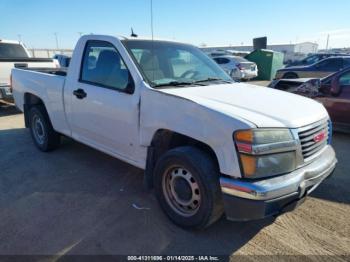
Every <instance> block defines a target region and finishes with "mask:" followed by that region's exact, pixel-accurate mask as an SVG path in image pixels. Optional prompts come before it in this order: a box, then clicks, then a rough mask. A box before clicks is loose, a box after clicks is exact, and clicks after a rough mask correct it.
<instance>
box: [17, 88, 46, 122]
mask: <svg viewBox="0 0 350 262" xmlns="http://www.w3.org/2000/svg"><path fill="white" fill-rule="evenodd" d="M34 105H43V106H44V107H45V104H44V102H43V100H41V98H40V97H38V96H36V95H33V94H31V93H25V94H24V105H23V109H24V110H23V111H24V123H25V127H29V109H30V108H31V107H32V106H34ZM45 109H46V108H45Z"/></svg>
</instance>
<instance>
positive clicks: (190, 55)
mask: <svg viewBox="0 0 350 262" xmlns="http://www.w3.org/2000/svg"><path fill="white" fill-rule="evenodd" d="M122 42H123V44H124V46H125V47H126V48H127V49H128V51H129V53H130V54H131V56H132V57H133V59H134V61H135V62H136V63H137V64H138V67H139V69H140V70H141V73H142V74H143V76H144V78H146V80H147V81H148V83H149V84H150V85H151V86H152V87H161V86H185V85H192V84H195V83H201V84H203V83H205V84H210V82H216V83H217V82H218V81H222V82H232V79H231V78H230V76H229V75H227V74H226V73H225V72H224V71H223V70H222V69H221V68H220V67H219V66H218V65H217V64H216V63H215V62H214V61H213V60H212V59H211V58H209V57H208V56H207V55H205V54H204V53H203V52H202V51H201V50H199V49H198V48H196V47H194V46H191V45H187V44H181V43H174V42H168V41H151V40H124V41H122Z"/></svg>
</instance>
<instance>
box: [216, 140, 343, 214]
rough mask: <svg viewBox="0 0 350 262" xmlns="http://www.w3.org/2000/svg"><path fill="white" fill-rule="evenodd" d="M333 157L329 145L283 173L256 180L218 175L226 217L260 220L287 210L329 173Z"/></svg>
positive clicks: (335, 161)
mask: <svg viewBox="0 0 350 262" xmlns="http://www.w3.org/2000/svg"><path fill="white" fill-rule="evenodd" d="M336 163H337V159H336V156H335V152H334V150H333V148H332V147H331V146H327V147H326V148H325V150H324V151H323V152H322V154H321V155H320V156H319V157H318V158H317V159H315V160H314V161H313V162H311V163H310V164H308V165H306V166H304V167H302V168H300V169H298V170H296V171H294V172H292V173H289V174H286V175H283V176H278V177H273V178H270V179H264V180H259V181H252V182H249V181H246V180H245V181H243V180H241V179H232V178H227V177H221V178H220V185H221V190H222V192H223V200H224V206H225V213H226V217H227V218H228V219H229V220H235V221H247V220H255V219H261V218H265V217H268V216H273V215H277V214H280V213H283V212H286V211H291V210H293V209H295V208H296V207H297V206H298V205H300V204H301V203H302V202H303V201H304V200H305V197H306V196H307V195H308V194H310V193H311V192H312V191H313V190H314V189H316V188H317V187H318V186H319V185H320V184H321V182H322V181H323V180H324V179H325V178H326V177H328V176H329V175H330V174H332V172H333V170H334V168H335V165H336Z"/></svg>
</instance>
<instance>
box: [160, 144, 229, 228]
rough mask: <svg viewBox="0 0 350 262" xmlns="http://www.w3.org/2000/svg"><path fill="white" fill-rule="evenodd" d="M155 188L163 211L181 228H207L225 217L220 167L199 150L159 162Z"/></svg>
mask: <svg viewBox="0 0 350 262" xmlns="http://www.w3.org/2000/svg"><path fill="white" fill-rule="evenodd" d="M154 186H155V191H156V195H157V198H158V201H159V203H160V205H161V207H162V209H163V210H164V212H165V213H166V214H167V215H168V216H169V218H170V219H171V220H172V221H173V222H174V223H176V224H177V225H180V226H182V227H192V228H204V227H207V226H209V225H210V224H212V223H213V222H215V221H216V220H218V219H219V218H220V217H221V215H222V214H223V204H222V199H221V190H220V185H219V172H218V168H217V166H216V165H215V163H214V161H213V160H212V158H211V157H210V156H209V155H208V154H206V153H205V152H203V151H201V150H199V149H197V148H194V147H188V146H185V147H179V148H175V149H172V150H170V151H168V152H167V153H165V154H164V155H163V156H162V157H161V159H160V160H159V161H158V162H157V165H156V168H155V177H154Z"/></svg>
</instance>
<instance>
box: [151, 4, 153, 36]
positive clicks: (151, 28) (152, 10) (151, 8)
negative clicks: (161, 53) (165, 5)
mask: <svg viewBox="0 0 350 262" xmlns="http://www.w3.org/2000/svg"><path fill="white" fill-rule="evenodd" d="M151 34H152V41H153V0H151Z"/></svg>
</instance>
